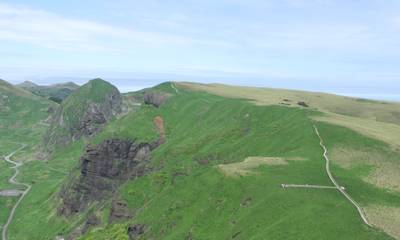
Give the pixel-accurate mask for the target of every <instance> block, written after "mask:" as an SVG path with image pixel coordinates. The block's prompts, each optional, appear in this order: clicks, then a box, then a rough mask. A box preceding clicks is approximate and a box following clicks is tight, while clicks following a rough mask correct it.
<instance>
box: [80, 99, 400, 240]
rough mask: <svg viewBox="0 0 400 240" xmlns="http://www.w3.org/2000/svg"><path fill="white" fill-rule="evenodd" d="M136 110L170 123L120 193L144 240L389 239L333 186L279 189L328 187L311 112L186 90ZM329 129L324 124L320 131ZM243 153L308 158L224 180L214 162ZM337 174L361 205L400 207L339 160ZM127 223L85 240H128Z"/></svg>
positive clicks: (233, 159)
mask: <svg viewBox="0 0 400 240" xmlns="http://www.w3.org/2000/svg"><path fill="white" fill-rule="evenodd" d="M143 111H144V112H142V113H140V114H144V115H147V117H148V121H151V118H152V117H153V116H155V115H160V116H162V117H163V118H164V122H165V124H166V129H167V142H166V143H165V144H164V145H162V146H161V147H160V148H158V149H157V150H156V151H155V152H154V155H153V160H152V162H153V165H154V168H155V169H160V170H159V171H156V172H153V173H151V174H149V175H147V176H145V177H142V178H139V179H137V180H135V181H131V182H128V183H127V184H125V185H124V186H123V187H122V188H121V191H120V194H121V195H122V196H123V197H124V198H125V199H126V200H127V202H128V204H129V206H130V208H131V209H133V210H135V211H136V212H137V216H135V218H134V220H133V222H136V223H143V224H146V225H147V226H148V228H147V232H146V235H145V236H144V239H185V238H187V237H188V236H189V235H190V236H192V237H193V239H231V238H232V236H236V238H235V239H265V238H266V237H267V238H268V239H390V237H389V236H387V235H386V234H384V233H382V232H381V231H379V230H375V229H369V228H367V227H366V226H365V225H364V224H363V223H362V221H361V218H360V217H359V215H358V213H357V211H356V209H355V208H354V207H353V206H352V205H351V204H350V203H349V202H348V201H347V200H346V199H345V198H344V197H343V196H342V195H341V194H340V193H338V192H337V191H334V190H329V189H328V190H314V189H287V190H283V189H282V188H281V187H280V184H282V183H296V184H307V183H308V184H320V185H331V183H330V181H329V179H328V177H327V176H326V173H325V170H324V160H323V158H322V150H321V148H320V146H319V142H318V138H317V136H316V135H315V133H314V131H313V128H312V122H311V120H309V118H308V116H309V114H311V113H310V112H308V111H306V110H301V109H293V108H285V107H278V106H269V107H261V106H254V105H252V104H249V103H246V102H244V101H239V100H231V99H225V98H221V97H216V96H213V95H209V94H205V93H193V92H191V93H188V92H183V91H182V93H181V94H179V95H178V96H176V97H174V98H172V99H170V100H169V101H168V102H167V104H166V105H164V106H162V107H161V108H160V109H153V111H154V113H151V111H149V109H145V110H143ZM141 121H143V120H142V119H141ZM134 123H135V122H134V121H132V126H133V125H134ZM146 128H147V131H148V132H151V131H152V130H151V128H150V127H149V126H147V127H146ZM321 128H323V126H322V125H321ZM336 130H337V129H336V127H335V126H329V128H328V127H327V128H323V129H322V130H321V133H322V135H323V136H324V134H325V133H326V131H330V132H335V131H336ZM108 131H110V130H108ZM142 131H145V130H142ZM132 134H133V135H132V136H131V137H132V138H134V137H135V135H134V132H132ZM125 137H126V136H125ZM362 139H363V141H369V140H368V139H367V138H365V137H362ZM339 140H340V139H338V141H339ZM379 144H380V145H384V144H383V143H379ZM248 156H272V157H302V158H305V159H306V160H305V161H296V162H290V163H289V164H288V165H281V166H267V165H266V166H261V167H259V169H258V171H259V174H254V175H250V176H246V177H241V178H231V177H225V176H224V175H223V174H221V173H220V172H219V171H218V170H217V169H216V167H215V166H216V165H217V164H221V163H232V162H239V161H243V160H244V159H245V158H246V157H248ZM202 159H210V161H209V164H208V165H200V164H199V163H198V161H200V160H202ZM334 171H335V173H336V174H337V175H338V176H339V179H340V180H341V181H343V182H344V183H345V184H346V186H349V188H350V189H351V191H350V193H351V194H352V195H353V196H354V197H355V199H357V200H359V201H360V202H362V203H363V204H366V203H377V202H379V203H384V204H391V205H393V204H394V205H396V204H397V205H396V206H398V203H400V196H399V194H397V193H396V194H394V193H388V192H385V191H384V190H382V189H379V188H376V187H374V186H371V185H370V184H367V183H365V182H363V181H361V180H360V172H357V171H349V170H344V169H341V168H339V167H337V166H335V167H334ZM177 173H179V174H177ZM174 175H175V177H174ZM353 187H354V188H356V189H358V190H357V191H356V190H353ZM368 195H370V196H373V198H367V197H365V196H368ZM248 198H251V199H252V200H251V203H250V204H249V206H247V207H243V206H241V203H243V202H244V201H245V200H246V199H248ZM126 228H127V226H126V225H123V224H122V225H115V226H110V227H106V228H105V229H103V230H96V231H93V232H92V233H90V234H88V235H87V237H86V238H83V239H107V237H108V236H114V237H116V238H117V237H119V238H120V239H125V238H126ZM117 239H118V238H117Z"/></svg>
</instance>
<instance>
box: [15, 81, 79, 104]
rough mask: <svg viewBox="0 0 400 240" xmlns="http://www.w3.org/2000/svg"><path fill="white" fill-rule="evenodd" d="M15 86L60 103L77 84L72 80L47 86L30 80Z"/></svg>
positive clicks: (76, 87) (77, 86)
mask: <svg viewBox="0 0 400 240" xmlns="http://www.w3.org/2000/svg"><path fill="white" fill-rule="evenodd" d="M16 86H18V87H20V88H23V89H25V90H27V91H30V92H32V93H33V94H36V95H38V96H41V97H45V98H48V99H50V100H52V101H54V102H57V103H61V102H62V101H63V100H64V99H65V98H66V97H68V96H69V95H70V94H71V93H72V92H74V91H75V90H76V89H78V88H79V85H77V84H75V83H73V82H66V83H58V84H53V85H49V86H44V85H37V84H35V83H33V82H30V81H25V82H23V83H20V84H17V85H16Z"/></svg>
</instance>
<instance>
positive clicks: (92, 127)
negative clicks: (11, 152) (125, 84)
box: [45, 79, 122, 148]
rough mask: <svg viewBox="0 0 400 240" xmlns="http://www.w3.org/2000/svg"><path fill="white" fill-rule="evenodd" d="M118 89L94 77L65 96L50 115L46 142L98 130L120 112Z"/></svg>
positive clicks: (63, 140)
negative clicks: (50, 119)
mask: <svg viewBox="0 0 400 240" xmlns="http://www.w3.org/2000/svg"><path fill="white" fill-rule="evenodd" d="M121 106H122V97H121V94H120V92H119V91H118V89H117V88H116V87H115V86H113V85H111V84H110V83H108V82H106V81H104V80H102V79H94V80H91V81H89V82H88V83H86V84H85V85H83V86H82V87H80V88H78V89H77V90H76V91H74V92H73V93H72V94H71V95H70V96H68V97H67V98H66V99H65V100H64V101H63V102H62V104H61V105H60V106H59V108H58V109H57V110H56V111H55V113H54V114H53V116H52V121H51V126H50V128H49V130H48V132H47V134H46V136H45V145H46V146H50V148H51V147H52V146H54V145H59V144H61V145H63V144H67V143H69V142H71V141H75V140H78V139H80V138H81V137H82V136H86V137H90V136H93V135H95V134H96V133H98V132H99V131H100V130H101V129H102V128H103V127H104V126H105V125H106V124H107V123H108V122H109V121H110V120H111V119H113V118H114V117H115V116H116V115H118V114H119V113H120V112H121Z"/></svg>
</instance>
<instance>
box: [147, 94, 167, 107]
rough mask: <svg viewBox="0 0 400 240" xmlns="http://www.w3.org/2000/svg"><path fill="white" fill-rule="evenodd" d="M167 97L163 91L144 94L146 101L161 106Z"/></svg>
mask: <svg viewBox="0 0 400 240" xmlns="http://www.w3.org/2000/svg"><path fill="white" fill-rule="evenodd" d="M167 99H168V95H167V94H165V93H162V92H146V93H145V94H144V103H145V104H149V105H153V106H155V107H160V106H161V105H162V104H163V103H164V102H165V101H167Z"/></svg>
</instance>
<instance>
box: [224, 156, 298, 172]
mask: <svg viewBox="0 0 400 240" xmlns="http://www.w3.org/2000/svg"><path fill="white" fill-rule="evenodd" d="M296 160H304V159H303V158H298V157H294V158H280V157H248V158H246V159H245V160H244V161H243V162H238V163H230V164H220V165H218V169H219V170H220V171H221V172H222V173H223V174H224V175H225V176H246V175H249V174H254V170H255V169H256V168H258V167H259V166H261V165H272V166H273V165H285V164H288V161H296Z"/></svg>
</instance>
